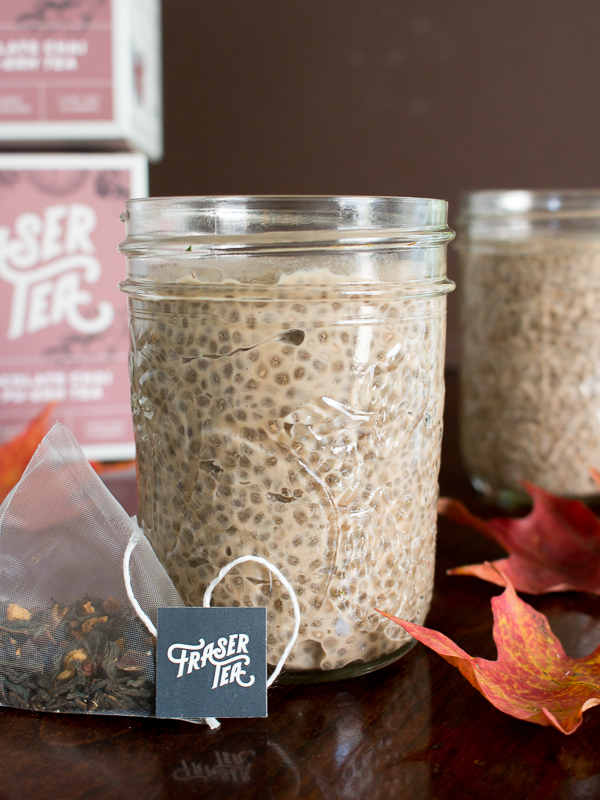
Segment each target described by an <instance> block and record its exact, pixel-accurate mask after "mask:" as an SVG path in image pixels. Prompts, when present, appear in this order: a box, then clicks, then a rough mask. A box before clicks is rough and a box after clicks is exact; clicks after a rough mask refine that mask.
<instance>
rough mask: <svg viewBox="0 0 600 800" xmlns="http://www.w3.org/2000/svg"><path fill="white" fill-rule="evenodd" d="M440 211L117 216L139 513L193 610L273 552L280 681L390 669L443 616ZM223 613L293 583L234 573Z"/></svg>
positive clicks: (280, 207)
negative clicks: (438, 563)
mask: <svg viewBox="0 0 600 800" xmlns="http://www.w3.org/2000/svg"><path fill="white" fill-rule="evenodd" d="M446 213H447V211H446V203H445V201H442V200H430V199H421V198H378V197H188V198H150V199H143V200H130V201H129V202H128V203H127V210H126V213H125V222H126V228H127V238H126V240H125V242H124V243H123V244H122V245H121V251H122V252H123V253H125V255H126V256H127V279H126V280H125V281H124V282H123V283H122V284H121V288H122V289H123V291H124V292H126V293H127V295H128V299H129V319H130V328H131V359H130V375H131V391H132V409H133V419H134V426H135V436H136V447H137V458H138V478H139V481H138V482H139V504H140V505H139V508H140V511H139V520H140V523H141V525H142V526H143V528H144V530H145V531H146V534H147V535H148V537H149V539H150V541H151V543H152V545H153V547H154V549H155V550H156V553H157V554H158V556H159V558H160V560H161V561H162V563H163V564H164V566H165V568H166V570H167V572H168V573H169V575H170V576H171V578H172V579H173V581H174V583H175V585H176V586H177V588H178V589H179V591H180V593H181V596H182V598H183V599H184V601H185V603H186V604H188V605H191V606H197V605H201V604H202V598H203V593H204V590H205V589H206V587H207V585H208V584H209V582H210V581H211V580H212V579H213V578H215V576H216V575H217V574H218V572H219V570H220V569H221V568H222V567H223V566H225V565H226V564H228V563H229V562H231V561H232V560H234V559H236V558H237V557H240V556H244V555H254V556H260V557H263V558H265V559H266V560H267V561H269V562H270V563H271V564H273V565H274V566H276V567H277V568H278V569H279V570H281V572H282V573H283V574H284V575H285V576H286V577H287V579H288V580H289V582H290V583H291V585H292V587H293V589H294V591H295V593H296V595H297V598H298V601H299V604H300V610H301V615H302V619H301V625H300V634H299V637H298V639H297V641H296V644H295V646H294V648H293V650H292V651H291V653H290V655H289V658H288V659H287V662H286V665H285V670H284V673H283V674H282V677H281V679H282V680H284V681H285V680H287V681H295V682H312V681H322V680H335V679H340V678H345V677H350V676H353V675H358V674H360V673H364V672H369V671H370V670H373V669H376V668H378V667H381V666H383V665H385V664H387V663H389V662H391V661H393V660H394V659H396V658H398V657H399V656H400V655H402V654H403V653H404V652H405V651H406V650H407V649H408V648H409V647H410V637H409V636H408V635H407V634H406V633H405V632H404V631H403V630H402V629H401V628H400V627H399V626H398V625H395V624H394V623H391V622H389V621H388V620H387V619H385V618H383V617H382V616H381V615H380V614H379V613H378V612H377V610H376V609H381V610H382V611H387V612H389V613H392V614H394V615H396V616H399V617H401V618H403V619H408V620H412V621H413V622H418V623H422V622H423V620H424V618H425V615H426V614H427V610H428V608H429V603H430V598H431V592H432V582H433V569H434V550H435V534H436V502H437V495H438V485H437V477H438V470H439V462H440V441H441V435H442V410H443V401H444V376H443V365H444V339H445V306H446V298H445V295H446V293H447V292H449V291H450V290H451V289H452V288H453V284H452V283H451V282H450V281H448V280H447V279H446V245H447V243H448V242H449V241H450V240H451V238H452V235H453V234H452V232H451V231H450V230H449V229H448V227H447V223H446ZM213 604H214V605H218V606H266V607H267V627H268V642H267V644H268V663H269V664H270V665H274V664H275V663H276V662H277V661H278V660H279V658H280V657H281V655H282V653H283V650H284V648H285V646H286V644H287V643H288V640H289V638H290V635H291V632H292V629H293V625H294V614H293V610H292V605H291V602H290V598H289V596H288V595H287V593H286V591H285V589H284V588H283V586H282V585H281V584H280V583H279V582H278V581H277V580H273V579H272V577H271V574H270V573H269V571H268V570H267V569H266V568H264V567H262V566H261V565H259V564H257V563H254V562H249V563H245V564H243V565H240V566H238V567H236V568H234V569H233V570H232V571H231V572H229V573H228V574H227V576H226V578H225V579H224V580H222V581H221V583H219V584H218V586H217V587H216V589H215V591H214V593H213Z"/></svg>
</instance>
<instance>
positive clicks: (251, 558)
mask: <svg viewBox="0 0 600 800" xmlns="http://www.w3.org/2000/svg"><path fill="white" fill-rule="evenodd" d="M245 561H256V563H257V564H262V565H263V566H265V567H266V568H267V569H268V570H270V571H271V572H272V573H273V574H274V575H276V576H277V577H278V578H279V580H280V581H281V583H282V584H283V585H284V586H285V588H286V589H287V590H288V592H289V595H290V600H291V601H292V605H293V607H294V630H293V631H292V635H291V637H290V640H289V642H288V643H287V646H286V648H285V650H284V651H283V655H282V656H281V658H280V659H279V661H278V662H277V666H276V667H275V669H274V670H273V672H272V673H271V677H270V678H269V680H268V681H267V687H269V686H270V685H271V684H272V683H273V681H274V680H275V678H277V676H278V675H279V673H280V672H281V670H282V668H283V665H284V664H285V661H286V659H287V657H288V656H289V654H290V650H291V649H292V647H293V646H294V644H295V643H296V639H297V638H298V633H299V631H300V619H301V617H300V606H299V605H298V599H297V598H296V592H295V591H294V589H293V588H292V585H291V583H290V582H289V581H288V579H287V578H286V577H285V575H283V574H282V573H281V572H280V571H279V570H278V569H277V567H276V566H274V565H273V564H271V563H270V562H269V561H267V560H266V559H265V558H261V557H260V556H241V557H240V558H236V559H235V561H231V562H230V563H229V564H226V565H225V566H224V567H223V569H222V570H221V571H220V572H219V574H218V575H217V577H216V578H215V579H214V580H212V581H211V582H210V583H209V584H208V586H207V588H206V591H205V592H204V599H203V601H202V605H203V606H204V608H209V606H210V598H211V596H212V593H213V589H214V588H215V586H216V585H217V584H218V583H219V582H220V581H222V580H223V578H224V577H225V575H227V573H228V572H229V570H230V569H233V568H234V567H237V565H238V564H243V563H244V562H245Z"/></svg>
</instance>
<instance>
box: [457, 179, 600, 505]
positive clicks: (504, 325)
mask: <svg viewBox="0 0 600 800" xmlns="http://www.w3.org/2000/svg"><path fill="white" fill-rule="evenodd" d="M459 223H460V225H459V239H458V249H459V251H460V254H461V282H460V285H461V304H462V318H463V333H462V357H461V394H462V415H461V440H462V452H463V458H464V461H465V465H466V467H467V470H468V471H469V473H470V476H471V479H472V482H473V484H474V485H475V487H476V488H477V489H478V490H480V491H481V492H483V493H484V494H485V495H487V496H488V497H490V498H491V499H493V500H494V501H496V502H498V503H500V504H505V505H519V504H520V503H521V502H524V501H526V500H527V496H526V494H525V492H524V487H523V483H524V482H526V481H529V482H531V483H535V484H537V485H538V486H541V487H542V488H543V489H546V490H547V491H549V492H552V493H554V494H558V495H563V496H569V497H579V498H591V497H595V496H597V494H598V487H597V486H596V484H595V482H594V481H593V480H592V478H591V476H590V472H589V468H590V467H596V468H599V469H600V191H595V190H587V191H578V190H572V191H526V190H523V191H520V190H519V191H517V190H514V191H498V192H494V191H481V192H473V193H471V194H469V195H467V196H465V198H464V200H463V204H462V209H461V213H460V218H459Z"/></svg>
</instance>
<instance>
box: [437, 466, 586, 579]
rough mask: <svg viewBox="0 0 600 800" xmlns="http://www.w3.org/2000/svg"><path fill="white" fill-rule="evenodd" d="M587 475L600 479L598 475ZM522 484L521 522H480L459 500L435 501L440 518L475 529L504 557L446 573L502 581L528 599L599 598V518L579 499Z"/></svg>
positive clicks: (500, 520)
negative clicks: (575, 594)
mask: <svg viewBox="0 0 600 800" xmlns="http://www.w3.org/2000/svg"><path fill="white" fill-rule="evenodd" d="M592 474H593V475H594V477H595V478H596V480H600V475H598V473H596V472H594V471H592ZM523 485H524V486H525V488H526V490H527V492H528V493H529V494H530V495H531V497H532V498H533V508H532V510H531V512H530V513H529V514H528V515H527V516H526V517H523V518H522V519H512V518H508V517H497V518H495V519H490V520H483V519H481V518H480V517H476V516H475V515H473V514H471V513H470V512H469V511H468V510H467V509H466V508H465V506H464V505H463V504H462V503H459V502H458V500H453V499H451V498H447V497H442V498H440V501H439V505H438V512H439V513H440V514H441V515H443V516H445V517H448V518H449V519H452V520H454V521H455V522H459V523H461V524H463V525H468V526H469V527H471V528H474V529H475V530H477V531H479V532H480V533H482V534H483V535H484V536H487V537H488V538H490V539H493V540H494V541H495V542H498V544H500V545H502V547H504V549H505V550H507V551H508V554H509V555H508V558H505V559H501V560H499V561H495V562H493V564H471V565H468V566H464V567H457V568H455V569H451V570H448V574H450V575H475V576H477V577H479V578H483V580H486V581H491V582H492V583H496V584H498V585H499V586H505V585H506V582H505V580H504V577H506V578H507V579H508V580H509V581H510V582H511V583H512V584H513V586H514V587H515V589H516V590H517V591H519V592H527V593H528V594H544V593H545V592H564V591H581V592H593V593H594V594H600V519H598V517H596V515H595V514H593V513H592V512H591V511H590V509H589V508H587V506H585V505H584V504H583V503H581V502H579V501H578V500H565V499H564V498H561V497H555V496H554V495H551V494H549V493H548V492H545V491H544V490H543V489H540V488H539V486H534V485H533V484H531V483H525V484H523ZM495 567H497V568H498V569H495Z"/></svg>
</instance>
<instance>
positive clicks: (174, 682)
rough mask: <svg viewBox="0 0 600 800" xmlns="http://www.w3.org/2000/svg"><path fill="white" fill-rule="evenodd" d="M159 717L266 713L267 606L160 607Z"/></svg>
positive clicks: (259, 715) (158, 653)
mask: <svg viewBox="0 0 600 800" xmlns="http://www.w3.org/2000/svg"><path fill="white" fill-rule="evenodd" d="M156 716H157V717H172V718H177V717H217V718H219V717H266V716H267V610H266V608H254V607H253V608H159V609H158V638H157V651H156Z"/></svg>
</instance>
